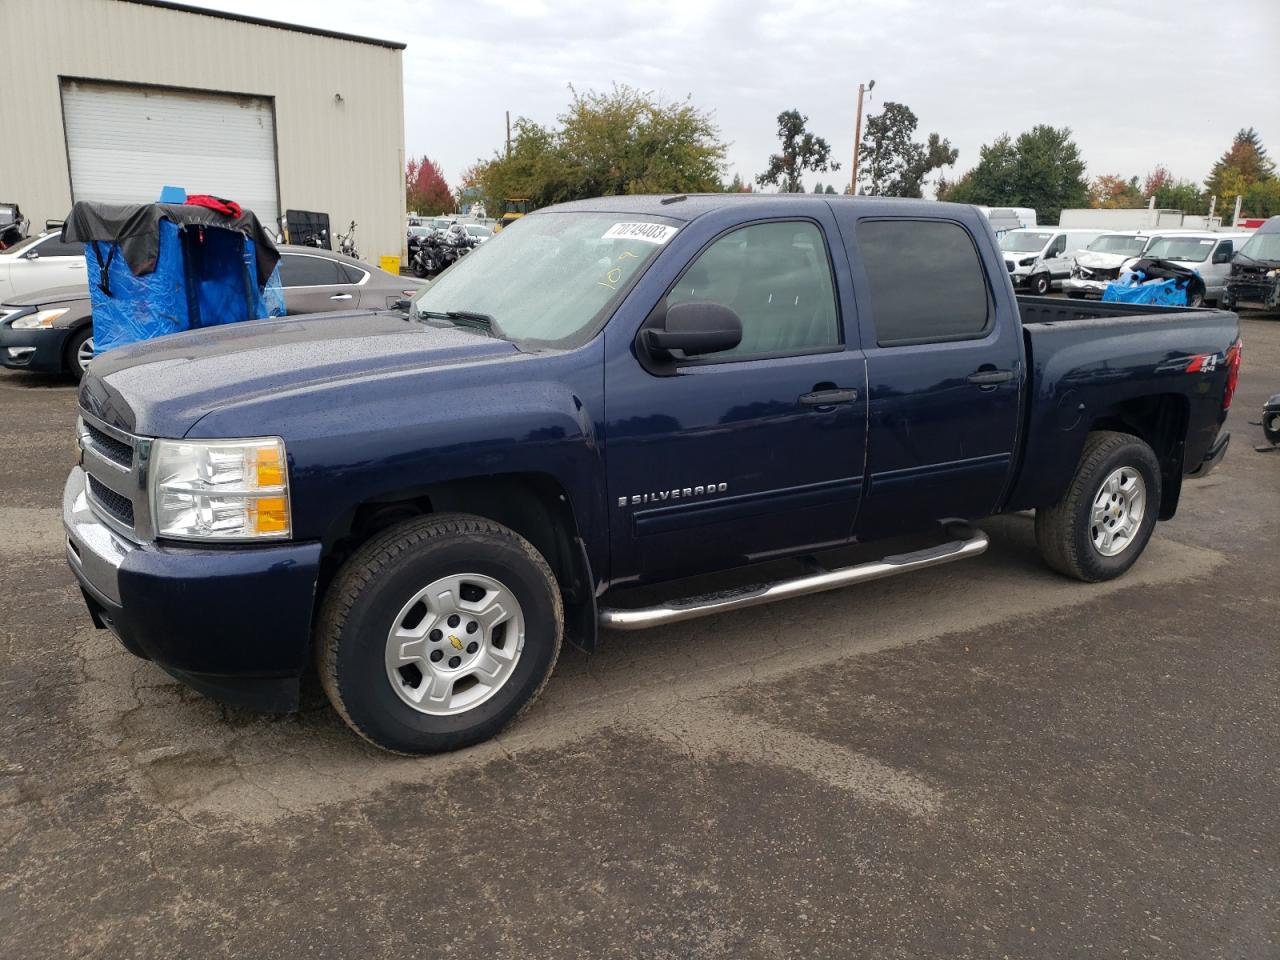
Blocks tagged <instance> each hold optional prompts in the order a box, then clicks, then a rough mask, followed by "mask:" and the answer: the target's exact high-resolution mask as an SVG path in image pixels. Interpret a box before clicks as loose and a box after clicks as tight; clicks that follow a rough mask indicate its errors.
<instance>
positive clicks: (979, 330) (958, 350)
mask: <svg viewBox="0 0 1280 960" xmlns="http://www.w3.org/2000/svg"><path fill="white" fill-rule="evenodd" d="M840 227H841V231H842V233H844V235H845V242H846V244H848V245H849V248H850V257H851V260H852V261H853V278H854V283H855V289H856V292H857V299H858V316H859V320H860V324H861V334H862V344H863V349H864V352H865V354H866V358H867V379H868V383H869V389H870V426H869V429H868V449H867V460H868V462H867V486H866V490H865V494H864V499H863V504H862V508H861V510H860V513H859V519H858V524H857V528H856V529H857V533H858V536H859V538H872V537H875V536H882V535H885V534H892V533H896V532H903V531H905V530H908V529H924V528H927V527H929V526H931V525H932V524H933V523H934V521H938V520H944V519H950V518H976V517H982V516H985V515H987V514H989V513H991V512H992V511H993V510H994V509H995V507H996V505H997V503H998V502H999V500H1000V496H1001V493H1002V492H1003V489H1004V487H1005V484H1006V482H1007V480H1008V478H1009V476H1010V473H1011V469H1012V463H1013V455H1014V450H1015V448H1016V442H1017V435H1018V424H1019V417H1020V408H1021V403H1020V397H1021V395H1022V390H1021V384H1022V381H1023V379H1024V377H1025V372H1024V370H1023V363H1022V354H1023V351H1022V343H1021V336H1022V333H1021V326H1020V323H1019V320H1018V318H1017V317H1016V316H1015V315H1014V313H1015V311H1016V309H1017V305H1016V301H1015V300H1014V299H1013V298H1012V297H1010V296H1008V295H1007V294H1005V292H1004V290H1001V291H999V292H1000V295H997V294H996V290H995V289H994V288H993V285H992V284H993V281H997V280H998V282H999V283H1000V284H1001V286H1002V287H1004V288H1006V289H1007V288H1008V281H1007V279H1006V278H1005V277H1003V276H1000V266H1001V263H1000V260H999V259H998V258H997V257H996V256H995V252H994V250H987V251H986V253H985V254H984V253H982V252H981V251H984V250H986V248H987V247H990V246H991V244H990V242H989V240H987V238H986V237H982V238H981V240H982V241H985V243H980V242H979V238H978V237H975V235H974V233H973V232H972V231H973V230H976V229H977V226H971V225H966V224H965V223H963V222H960V221H958V220H950V219H942V218H938V219H926V218H919V219H903V218H877V217H872V216H867V217H861V218H856V219H855V214H854V208H852V205H846V208H845V210H844V217H843V218H842V219H841V222H840ZM922 263H927V264H929V269H928V270H927V271H922V270H920V269H919V268H918V266H917V265H918V264H922Z"/></svg>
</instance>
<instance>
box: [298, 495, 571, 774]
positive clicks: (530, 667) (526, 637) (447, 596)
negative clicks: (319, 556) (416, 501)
mask: <svg viewBox="0 0 1280 960" xmlns="http://www.w3.org/2000/svg"><path fill="white" fill-rule="evenodd" d="M563 625H564V612H563V607H562V605H561V599H560V590H559V587H558V585H557V584H556V580H555V577H554V575H553V574H552V572H551V569H550V568H549V567H548V566H547V563H546V561H545V560H544V559H543V558H542V555H541V554H540V553H538V551H537V550H536V549H534V547H533V546H532V545H531V544H530V543H529V542H528V541H527V540H525V539H524V538H523V537H521V536H520V535H519V534H517V533H515V532H514V531H512V530H510V529H508V528H507V527H504V526H502V525H501V524H498V523H495V522H494V521H492V520H487V519H485V518H483V517H476V516H470V515H467V514H443V515H435V516H428V517H422V518H418V519H415V520H410V521H407V522H405V523H402V524H399V525H397V526H395V527H392V528H391V529H390V530H387V531H386V532H385V533H383V534H380V535H379V536H377V537H375V538H374V539H373V540H372V541H370V542H369V543H367V544H365V545H364V546H363V547H361V548H360V549H359V550H358V551H357V552H356V553H355V554H354V555H353V556H352V557H351V558H350V559H349V560H348V561H347V562H346V563H345V564H344V565H343V566H342V568H341V569H340V570H339V571H338V574H337V576H336V577H335V578H334V581H333V583H332V584H331V585H330V587H329V589H328V591H327V593H326V595H325V599H324V602H323V604H322V605H321V609H320V616H319V619H318V621H317V626H316V660H317V668H318V671H319V674H320V680H321V683H322V684H323V685H324V689H325V692H326V693H327V694H328V696H329V700H330V702H331V703H332V704H333V706H334V708H335V709H336V710H337V711H338V713H339V714H341V715H342V718H343V719H344V720H346V722H347V723H348V724H349V725H350V726H351V728H352V729H353V730H355V732H356V733H358V734H359V735H360V736H362V737H364V738H365V739H366V740H368V741H369V742H370V743H373V744H374V745H376V746H379V747H382V748H383V749H385V750H391V751H394V752H397V753H409V754H422V753H438V752H440V751H444V750H457V749H459V748H461V747H466V746H470V745H471V744H474V743H479V742H480V741H482V740H487V739H488V738H489V737H491V736H493V735H494V734H495V733H497V732H498V731H499V730H501V729H502V728H503V727H504V726H506V725H507V724H508V723H510V722H511V721H512V720H514V719H515V718H516V717H517V716H519V715H520V713H521V712H522V711H524V710H525V709H526V708H527V707H528V706H529V705H530V704H531V703H532V702H533V701H534V699H535V698H536V697H537V695H538V694H539V693H540V692H541V690H542V688H543V686H544V685H545V684H546V682H547V679H548V678H549V677H550V676H551V671H552V669H553V668H554V666H555V663H556V659H557V658H558V657H559V654H560V641H561V637H562V635H563V632H564V626H563Z"/></svg>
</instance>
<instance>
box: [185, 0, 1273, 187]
mask: <svg viewBox="0 0 1280 960" xmlns="http://www.w3.org/2000/svg"><path fill="white" fill-rule="evenodd" d="M197 2H200V0H197ZM203 2H204V4H205V5H207V6H210V7H216V8H219V9H223V10H228V11H233V12H238V13H246V14H251V15H255V16H265V17H270V18H273V19H279V20H284V21H288V22H293V23H301V24H306V25H309V26H317V27H323V28H328V29H333V30H341V31H344V32H350V33H359V34H366V35H369V36H375V37H381V38H387V39H395V40H400V41H403V42H405V43H407V44H408V48H407V49H406V50H405V52H404V77H405V141H406V142H405V148H406V151H407V152H408V153H409V154H423V153H425V154H428V155H429V156H431V157H432V158H433V159H435V160H436V161H437V162H439V163H440V164H441V166H442V167H443V168H444V171H445V174H446V176H447V177H449V178H450V179H451V180H456V179H457V177H458V175H459V174H460V173H461V171H462V170H463V169H464V168H465V167H466V166H467V165H469V164H470V163H471V162H472V161H474V160H476V159H477V158H480V157H488V156H491V155H492V154H493V152H494V151H495V150H497V149H499V148H501V146H502V142H503V137H504V133H505V127H504V112H505V111H507V110H510V111H511V114H512V119H514V118H515V117H516V116H522V115H523V116H528V117H530V118H531V119H533V120H536V121H539V122H541V123H551V122H554V119H555V116H556V114H557V113H559V112H560V111H562V110H563V109H564V107H565V105H566V104H567V102H568V99H569V91H568V86H569V84H573V85H574V86H576V87H577V88H578V89H590V88H596V89H601V88H607V87H608V86H610V85H611V84H612V83H614V82H618V83H629V84H632V85H633V86H637V87H640V88H642V89H647V90H654V91H656V92H658V93H661V94H662V95H664V96H666V97H667V98H669V99H678V98H682V97H684V96H685V95H692V97H693V100H694V102H695V103H696V104H697V105H698V106H700V107H702V108H703V109H707V110H711V111H713V112H714V115H715V117H716V120H717V122H718V123H719V125H720V128H721V132H722V135H723V137H724V139H725V140H726V141H728V142H729V143H730V145H731V146H730V149H729V171H728V173H729V174H730V175H732V173H734V172H737V173H740V174H741V175H742V176H743V177H744V179H751V178H752V177H753V176H754V175H755V174H757V173H759V172H760V171H761V170H763V169H764V167H765V164H766V161H767V157H768V155H769V153H770V152H772V151H773V150H774V149H775V148H776V141H775V139H774V127H775V120H774V118H775V117H776V116H777V114H778V113H779V112H780V111H782V110H786V109H790V108H792V107H794V108H797V109H799V110H800V111H801V112H802V113H805V114H807V115H808V117H809V120H810V128H811V129H812V130H813V131H815V132H816V133H818V134H819V135H821V136H824V137H826V138H827V139H828V140H829V141H830V142H831V145H832V150H833V153H834V155H835V157H837V158H838V159H840V161H841V171H840V172H839V173H837V174H830V175H819V176H818V177H815V178H811V181H810V182H812V179H821V180H824V181H826V182H833V181H834V182H844V181H845V180H846V179H847V177H848V173H849V160H848V158H849V156H850V154H851V153H852V148H853V126H854V112H855V105H856V93H857V86H858V83H859V82H860V81H866V80H870V79H875V80H876V89H875V95H874V97H873V99H872V100H871V101H870V102H869V103H868V110H869V111H870V112H874V111H876V110H877V109H878V108H879V103H880V102H882V101H883V100H885V99H888V100H896V101H900V102H903V103H906V104H907V105H908V106H910V107H911V109H912V110H914V111H915V113H916V115H917V116H918V117H919V119H920V129H919V131H918V136H919V139H921V140H923V139H924V137H925V136H926V135H927V134H928V133H929V132H930V131H937V132H938V133H940V134H941V135H942V136H944V137H947V138H949V139H950V140H951V142H952V144H953V145H954V146H956V147H958V148H959V150H960V159H959V161H958V163H957V165H956V170H955V171H953V172H954V173H959V172H960V171H961V170H964V169H967V168H968V167H970V166H972V165H973V164H974V163H975V162H976V161H977V157H978V148H979V147H980V146H981V145H982V144H984V143H988V142H990V141H991V140H992V139H993V138H994V137H996V136H997V135H999V134H1000V133H1002V132H1005V131H1007V132H1009V133H1013V134H1017V133H1019V132H1021V131H1023V130H1026V129H1029V128H1030V127H1032V126H1034V125H1035V124H1037V123H1049V124H1052V125H1054V126H1069V127H1071V128H1072V130H1073V131H1074V133H1075V136H1076V140H1077V142H1078V143H1079V144H1080V147H1081V151H1082V153H1083V154H1084V157H1085V160H1086V161H1087V162H1088V164H1089V172H1090V174H1091V175H1096V174H1100V173H1120V174H1124V175H1125V176H1130V175H1133V174H1139V175H1141V174H1145V173H1146V172H1147V171H1148V170H1149V169H1151V168H1152V167H1153V166H1155V165H1156V164H1157V163H1163V164H1164V165H1166V166H1168V167H1169V168H1170V169H1171V170H1172V171H1173V172H1174V173H1175V174H1176V175H1178V176H1181V177H1189V178H1192V179H1196V180H1202V179H1203V178H1204V177H1205V176H1206V175H1207V174H1208V172H1209V168H1210V166H1211V165H1212V164H1213V161H1214V160H1215V159H1216V158H1217V157H1218V156H1219V155H1220V154H1221V153H1222V152H1223V151H1224V150H1225V149H1226V148H1227V146H1228V144H1229V142H1230V139H1231V137H1232V135H1233V134H1234V133H1235V132H1236V130H1238V129H1239V128H1240V127H1245V126H1255V127H1257V128H1258V129H1259V132H1260V133H1261V135H1262V137H1263V141H1264V143H1266V142H1270V143H1271V144H1272V152H1273V154H1275V155H1277V156H1280V111H1277V109H1276V106H1275V102H1276V100H1275V91H1276V90H1277V89H1280V58H1277V57H1276V56H1275V50H1274V47H1273V44H1274V37H1275V36H1276V34H1277V31H1278V30H1280V3H1277V2H1276V0H1238V2H1235V3H1233V4H1231V5H1230V8H1229V10H1228V9H1227V8H1225V7H1212V6H1207V5H1205V4H1203V3H1199V2H1196V0H1167V2H1165V3H1163V4H1160V5H1158V6H1150V5H1147V6H1142V5H1140V4H1120V3H1114V2H1109V0H1096V2H1095V0H1089V2H1086V0H1078V2H1068V0H1044V2H1040V3H1037V4H1034V5H1032V4H1027V3H1025V2H1013V0H970V2H965V3H960V2H954V0H932V2H928V0H846V2H827V0H797V2H792V3H776V2H774V3H766V2H763V0H743V2H700V0H682V2H675V0H655V2H644V3H636V2H632V3H627V2H618V3H600V2H598V0H596V2H585V0H479V2H471V3H458V2H457V0H453V2H437V0H378V2H377V3H360V4H354V3H351V2H350V0H277V2H274V3H266V4H264V3H263V2H261V0H203Z"/></svg>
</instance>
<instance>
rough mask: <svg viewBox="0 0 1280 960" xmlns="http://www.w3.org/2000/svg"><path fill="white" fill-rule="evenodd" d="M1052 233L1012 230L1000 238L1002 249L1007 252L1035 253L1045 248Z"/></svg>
mask: <svg viewBox="0 0 1280 960" xmlns="http://www.w3.org/2000/svg"><path fill="white" fill-rule="evenodd" d="M1052 236H1053V234H1052V233H1023V232H1022V231H1021V230H1012V231H1010V232H1009V233H1006V234H1005V235H1004V236H1003V237H1001V238H1000V249H1001V250H1003V251H1005V252H1006V253H1035V252H1036V251H1037V250H1043V249H1044V245H1045V244H1046V243H1048V242H1049V238H1050V237H1052Z"/></svg>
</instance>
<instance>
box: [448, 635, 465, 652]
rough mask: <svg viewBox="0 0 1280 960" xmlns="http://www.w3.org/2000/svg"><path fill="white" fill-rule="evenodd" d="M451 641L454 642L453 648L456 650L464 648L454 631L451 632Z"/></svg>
mask: <svg viewBox="0 0 1280 960" xmlns="http://www.w3.org/2000/svg"><path fill="white" fill-rule="evenodd" d="M449 642H450V643H451V644H453V649H455V650H461V649H462V641H461V640H459V639H458V638H457V637H455V636H454V635H453V634H452V633H451V634H449Z"/></svg>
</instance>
